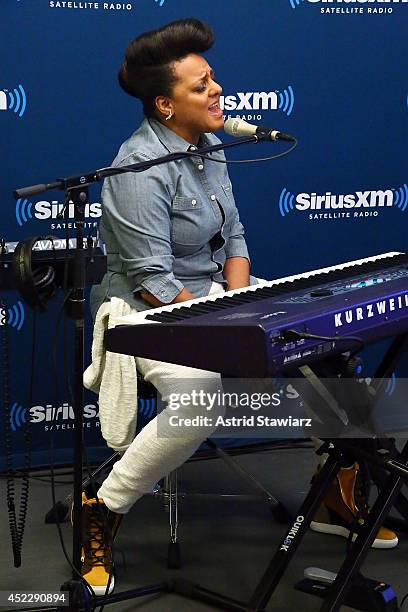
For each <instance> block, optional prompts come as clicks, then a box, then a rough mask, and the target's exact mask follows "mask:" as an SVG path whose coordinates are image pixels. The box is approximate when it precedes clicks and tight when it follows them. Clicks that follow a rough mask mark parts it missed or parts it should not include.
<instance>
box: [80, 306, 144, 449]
mask: <svg viewBox="0 0 408 612" xmlns="http://www.w3.org/2000/svg"><path fill="white" fill-rule="evenodd" d="M134 312H136V311H135V310H134V309H132V308H131V306H129V304H127V303H126V302H125V301H123V300H121V299H120V298H115V297H114V298H112V299H111V300H110V302H104V303H103V304H102V305H101V306H100V308H99V310H98V312H97V314H96V319H95V326H94V333H93V342H92V363H91V365H90V366H89V367H88V368H87V369H86V370H85V372H84V377H83V382H84V386H85V387H86V388H87V389H90V390H91V391H94V392H95V393H99V419H100V422H101V430H102V436H103V437H104V439H105V440H106V443H107V445H108V446H109V447H110V448H113V449H114V450H116V451H125V450H126V449H127V448H128V446H129V445H130V444H131V442H132V441H133V438H134V437H135V434H136V422H137V373H136V360H135V358H134V357H132V356H130V355H122V354H119V353H111V352H110V351H107V350H106V349H105V343H104V335H105V331H106V330H107V329H110V328H112V327H115V326H116V319H117V318H118V317H123V316H126V315H129V314H132V313H134Z"/></svg>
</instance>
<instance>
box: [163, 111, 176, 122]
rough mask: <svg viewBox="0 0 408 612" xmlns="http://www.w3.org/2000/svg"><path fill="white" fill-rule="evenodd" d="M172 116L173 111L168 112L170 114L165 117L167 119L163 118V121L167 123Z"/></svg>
mask: <svg viewBox="0 0 408 612" xmlns="http://www.w3.org/2000/svg"><path fill="white" fill-rule="evenodd" d="M173 115H174V113H173V111H170V114H169V115H167V117H165V121H168V120H169V119H171V118H172V117H173Z"/></svg>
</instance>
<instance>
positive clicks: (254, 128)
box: [224, 117, 296, 142]
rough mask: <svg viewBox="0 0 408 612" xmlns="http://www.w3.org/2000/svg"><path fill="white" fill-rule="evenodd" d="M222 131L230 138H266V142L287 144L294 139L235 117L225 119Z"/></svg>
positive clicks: (288, 135) (294, 139)
mask: <svg viewBox="0 0 408 612" xmlns="http://www.w3.org/2000/svg"><path fill="white" fill-rule="evenodd" d="M224 131H225V132H226V133H227V134H229V135H230V136H235V137H236V138H239V137H240V136H264V137H265V136H266V138H267V139H268V140H285V141H287V142H295V141H296V138H295V137H294V136H291V135H290V134H284V133H283V132H279V131H278V130H274V129H272V128H267V127H261V126H258V125H253V124H252V123H248V122H247V121H244V120H243V119H239V118H238V117H235V119H233V118H231V119H227V120H226V122H225V123H224Z"/></svg>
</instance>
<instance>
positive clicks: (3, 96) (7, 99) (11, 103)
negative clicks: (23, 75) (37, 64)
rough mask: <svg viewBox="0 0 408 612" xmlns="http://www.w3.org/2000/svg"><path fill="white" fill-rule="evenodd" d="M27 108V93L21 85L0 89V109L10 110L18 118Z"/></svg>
mask: <svg viewBox="0 0 408 612" xmlns="http://www.w3.org/2000/svg"><path fill="white" fill-rule="evenodd" d="M26 108H27V95H26V92H25V90H24V87H23V86H22V85H18V86H17V87H14V89H1V90H0V111H12V112H13V113H15V114H16V115H18V116H19V117H20V118H21V117H22V116H23V115H24V113H25V111H26Z"/></svg>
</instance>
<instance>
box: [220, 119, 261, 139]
mask: <svg viewBox="0 0 408 612" xmlns="http://www.w3.org/2000/svg"><path fill="white" fill-rule="evenodd" d="M256 129H257V128H256V125H251V124H250V123H248V122H247V121H244V119H239V118H238V117H235V119H233V118H231V119H227V120H226V122H225V123H224V132H226V133H227V134H229V135H230V136H235V137H236V138H239V137H240V136H253V134H256Z"/></svg>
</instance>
